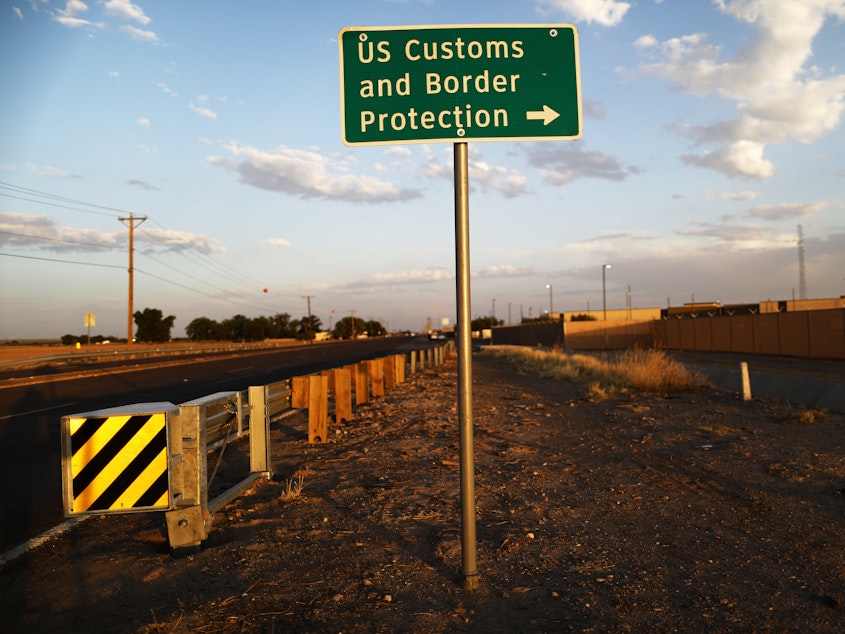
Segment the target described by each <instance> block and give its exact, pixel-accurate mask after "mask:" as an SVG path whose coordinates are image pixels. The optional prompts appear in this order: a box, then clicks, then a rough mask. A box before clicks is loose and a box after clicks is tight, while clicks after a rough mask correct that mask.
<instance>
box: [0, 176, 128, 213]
mask: <svg viewBox="0 0 845 634" xmlns="http://www.w3.org/2000/svg"><path fill="white" fill-rule="evenodd" d="M0 189H6V190H9V191H13V192H15V193H16V194H25V195H27V196H40V197H42V198H47V199H49V200H56V201H60V202H63V203H73V204H75V205H83V206H84V207H93V208H95V209H103V210H105V211H111V212H116V213H117V214H125V213H129V212H128V211H126V210H124V209H118V208H117V207H108V206H106V205H99V204H97V203H89V202H86V201H84V200H77V199H76V198H68V197H66V196H59V195H57V194H50V193H49V192H42V191H39V190H37V189H30V188H29V187H21V186H20V185H13V184H12V183H6V182H3V181H0ZM0 196H7V197H9V198H17V199H19V200H26V201H29V202H37V203H39V204H43V205H51V206H53V207H64V208H66V209H73V210H74V211H82V212H85V213H92V214H99V215H102V216H111V217H114V215H115V214H114V213H103V212H101V211H93V210H90V209H77V208H76V207H67V206H66V205H59V204H56V203H48V202H45V201H43V200H32V199H31V198H23V197H22V196H13V195H11V194H4V193H2V192H0Z"/></svg>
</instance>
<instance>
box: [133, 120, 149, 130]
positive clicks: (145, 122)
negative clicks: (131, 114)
mask: <svg viewBox="0 0 845 634" xmlns="http://www.w3.org/2000/svg"><path fill="white" fill-rule="evenodd" d="M135 123H137V124H138V125H139V126H141V127H142V128H149V127H150V120H149V119H147V117H138V119H136V121H135Z"/></svg>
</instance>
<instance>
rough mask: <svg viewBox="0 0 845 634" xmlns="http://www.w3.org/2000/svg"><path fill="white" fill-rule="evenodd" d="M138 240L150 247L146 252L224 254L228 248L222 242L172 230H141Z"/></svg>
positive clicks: (138, 233)
mask: <svg viewBox="0 0 845 634" xmlns="http://www.w3.org/2000/svg"><path fill="white" fill-rule="evenodd" d="M135 235H136V239H137V240H138V241H139V242H141V243H143V244H145V245H148V246H147V248H146V249H145V250H147V251H157V252H177V253H178V252H182V251H198V252H200V253H205V254H209V253H224V252H225V251H226V248H225V247H224V246H223V245H222V244H221V243H220V240H218V239H217V238H213V237H211V236H203V235H198V234H195V233H188V232H185V231H174V230H172V229H156V228H150V227H146V228H141V229H138V230H137V231H136V233H135Z"/></svg>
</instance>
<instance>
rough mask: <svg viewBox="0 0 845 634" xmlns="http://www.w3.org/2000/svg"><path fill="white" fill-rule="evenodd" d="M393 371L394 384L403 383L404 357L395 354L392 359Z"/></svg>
mask: <svg viewBox="0 0 845 634" xmlns="http://www.w3.org/2000/svg"><path fill="white" fill-rule="evenodd" d="M393 369H394V372H395V373H396V382H397V383H404V382H405V355H404V354H397V355H396V356H394V357H393Z"/></svg>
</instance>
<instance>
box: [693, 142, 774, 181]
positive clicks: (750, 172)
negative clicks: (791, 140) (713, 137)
mask: <svg viewBox="0 0 845 634" xmlns="http://www.w3.org/2000/svg"><path fill="white" fill-rule="evenodd" d="M763 148H764V146H763V144H762V143H756V142H754V141H737V142H736V143H733V144H731V145H728V146H724V147H721V148H719V149H717V150H714V151H712V152H705V153H704V154H684V155H683V156H681V160H682V161H683V162H684V163H686V164H687V165H695V166H698V167H707V168H710V169H714V170H716V171H718V172H722V173H723V174H725V175H727V176H731V177H741V178H752V179H756V180H766V179H767V178H771V177H772V176H774V175H775V165H774V163H772V162H771V161H768V160H766V159H764V158H763Z"/></svg>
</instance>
